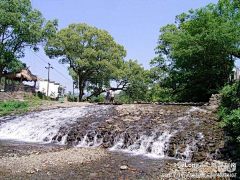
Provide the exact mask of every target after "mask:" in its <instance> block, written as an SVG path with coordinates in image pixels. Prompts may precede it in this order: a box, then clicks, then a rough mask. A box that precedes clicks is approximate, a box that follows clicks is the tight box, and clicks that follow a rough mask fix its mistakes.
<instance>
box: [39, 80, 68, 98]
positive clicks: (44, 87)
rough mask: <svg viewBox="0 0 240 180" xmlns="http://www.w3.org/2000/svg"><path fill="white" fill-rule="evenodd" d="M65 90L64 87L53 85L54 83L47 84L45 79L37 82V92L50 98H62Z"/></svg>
mask: <svg viewBox="0 0 240 180" xmlns="http://www.w3.org/2000/svg"><path fill="white" fill-rule="evenodd" d="M48 88H49V89H48ZM65 90H66V87H64V86H61V85H60V83H55V82H54V81H49V83H48V80H45V79H39V80H38V87H37V91H40V92H42V93H43V94H45V95H46V96H49V97H51V98H58V97H61V96H63V95H64V94H65Z"/></svg>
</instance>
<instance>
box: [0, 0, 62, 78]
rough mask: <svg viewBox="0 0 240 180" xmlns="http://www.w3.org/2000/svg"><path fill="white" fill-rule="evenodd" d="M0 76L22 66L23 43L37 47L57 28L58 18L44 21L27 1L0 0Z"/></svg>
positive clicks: (36, 48)
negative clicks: (5, 71)
mask: <svg viewBox="0 0 240 180" xmlns="http://www.w3.org/2000/svg"><path fill="white" fill-rule="evenodd" d="M0 14H1V16H0V79H1V77H2V74H3V71H4V70H11V71H16V70H18V68H21V67H22V63H21V61H20V60H19V58H22V57H24V49H25V47H26V46H28V47H30V48H33V49H34V50H35V51H36V50H38V46H37V45H38V44H39V43H41V42H44V41H45V40H46V39H47V38H48V37H49V36H53V35H54V33H55V31H56V26H57V20H54V21H53V22H51V21H48V22H46V21H45V19H44V18H43V17H42V14H41V12H40V11H38V10H36V9H32V6H31V3H30V0H1V1H0Z"/></svg>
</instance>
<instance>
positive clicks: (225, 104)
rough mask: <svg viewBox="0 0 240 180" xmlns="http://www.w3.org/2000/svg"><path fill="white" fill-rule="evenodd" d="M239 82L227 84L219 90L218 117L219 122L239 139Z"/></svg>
mask: <svg viewBox="0 0 240 180" xmlns="http://www.w3.org/2000/svg"><path fill="white" fill-rule="evenodd" d="M239 91H240V83H239V82H236V83H234V84H233V85H227V86H225V87H224V88H223V89H222V90H221V106H220V108H219V111H218V117H219V118H220V120H221V124H222V125H224V126H225V127H226V128H227V130H228V131H229V132H230V133H231V134H232V135H233V136H234V137H237V139H238V140H240V98H239V95H240V92H239Z"/></svg>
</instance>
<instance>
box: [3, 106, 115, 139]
mask: <svg viewBox="0 0 240 180" xmlns="http://www.w3.org/2000/svg"><path fill="white" fill-rule="evenodd" d="M109 107H110V106H80V107H73V108H62V109H54V110H48V111H41V112H35V113H31V114H28V115H23V116H14V117H11V118H8V117H4V118H3V117H2V118H0V120H1V121H2V122H1V125H0V139H14V140H19V141H27V142H41V143H43V142H45V143H46V142H48V143H49V142H51V140H52V138H53V137H54V136H55V135H56V134H57V132H58V131H59V129H60V127H63V126H65V127H66V126H69V125H71V124H74V123H76V122H77V121H78V118H81V117H87V116H90V115H93V114H94V115H99V113H98V112H99V111H100V110H107V109H108V108H109ZM99 116H100V115H99ZM5 119H7V120H5ZM9 119H11V120H9ZM65 141H66V137H63V138H62V141H61V142H60V144H64V143H65Z"/></svg>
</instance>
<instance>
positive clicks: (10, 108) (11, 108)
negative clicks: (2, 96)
mask: <svg viewBox="0 0 240 180" xmlns="http://www.w3.org/2000/svg"><path fill="white" fill-rule="evenodd" d="M27 107H29V104H28V103H26V102H20V101H7V102H0V114H1V115H7V114H10V113H12V112H14V113H15V114H18V113H22V112H26V111H27V109H26V108H27Z"/></svg>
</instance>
